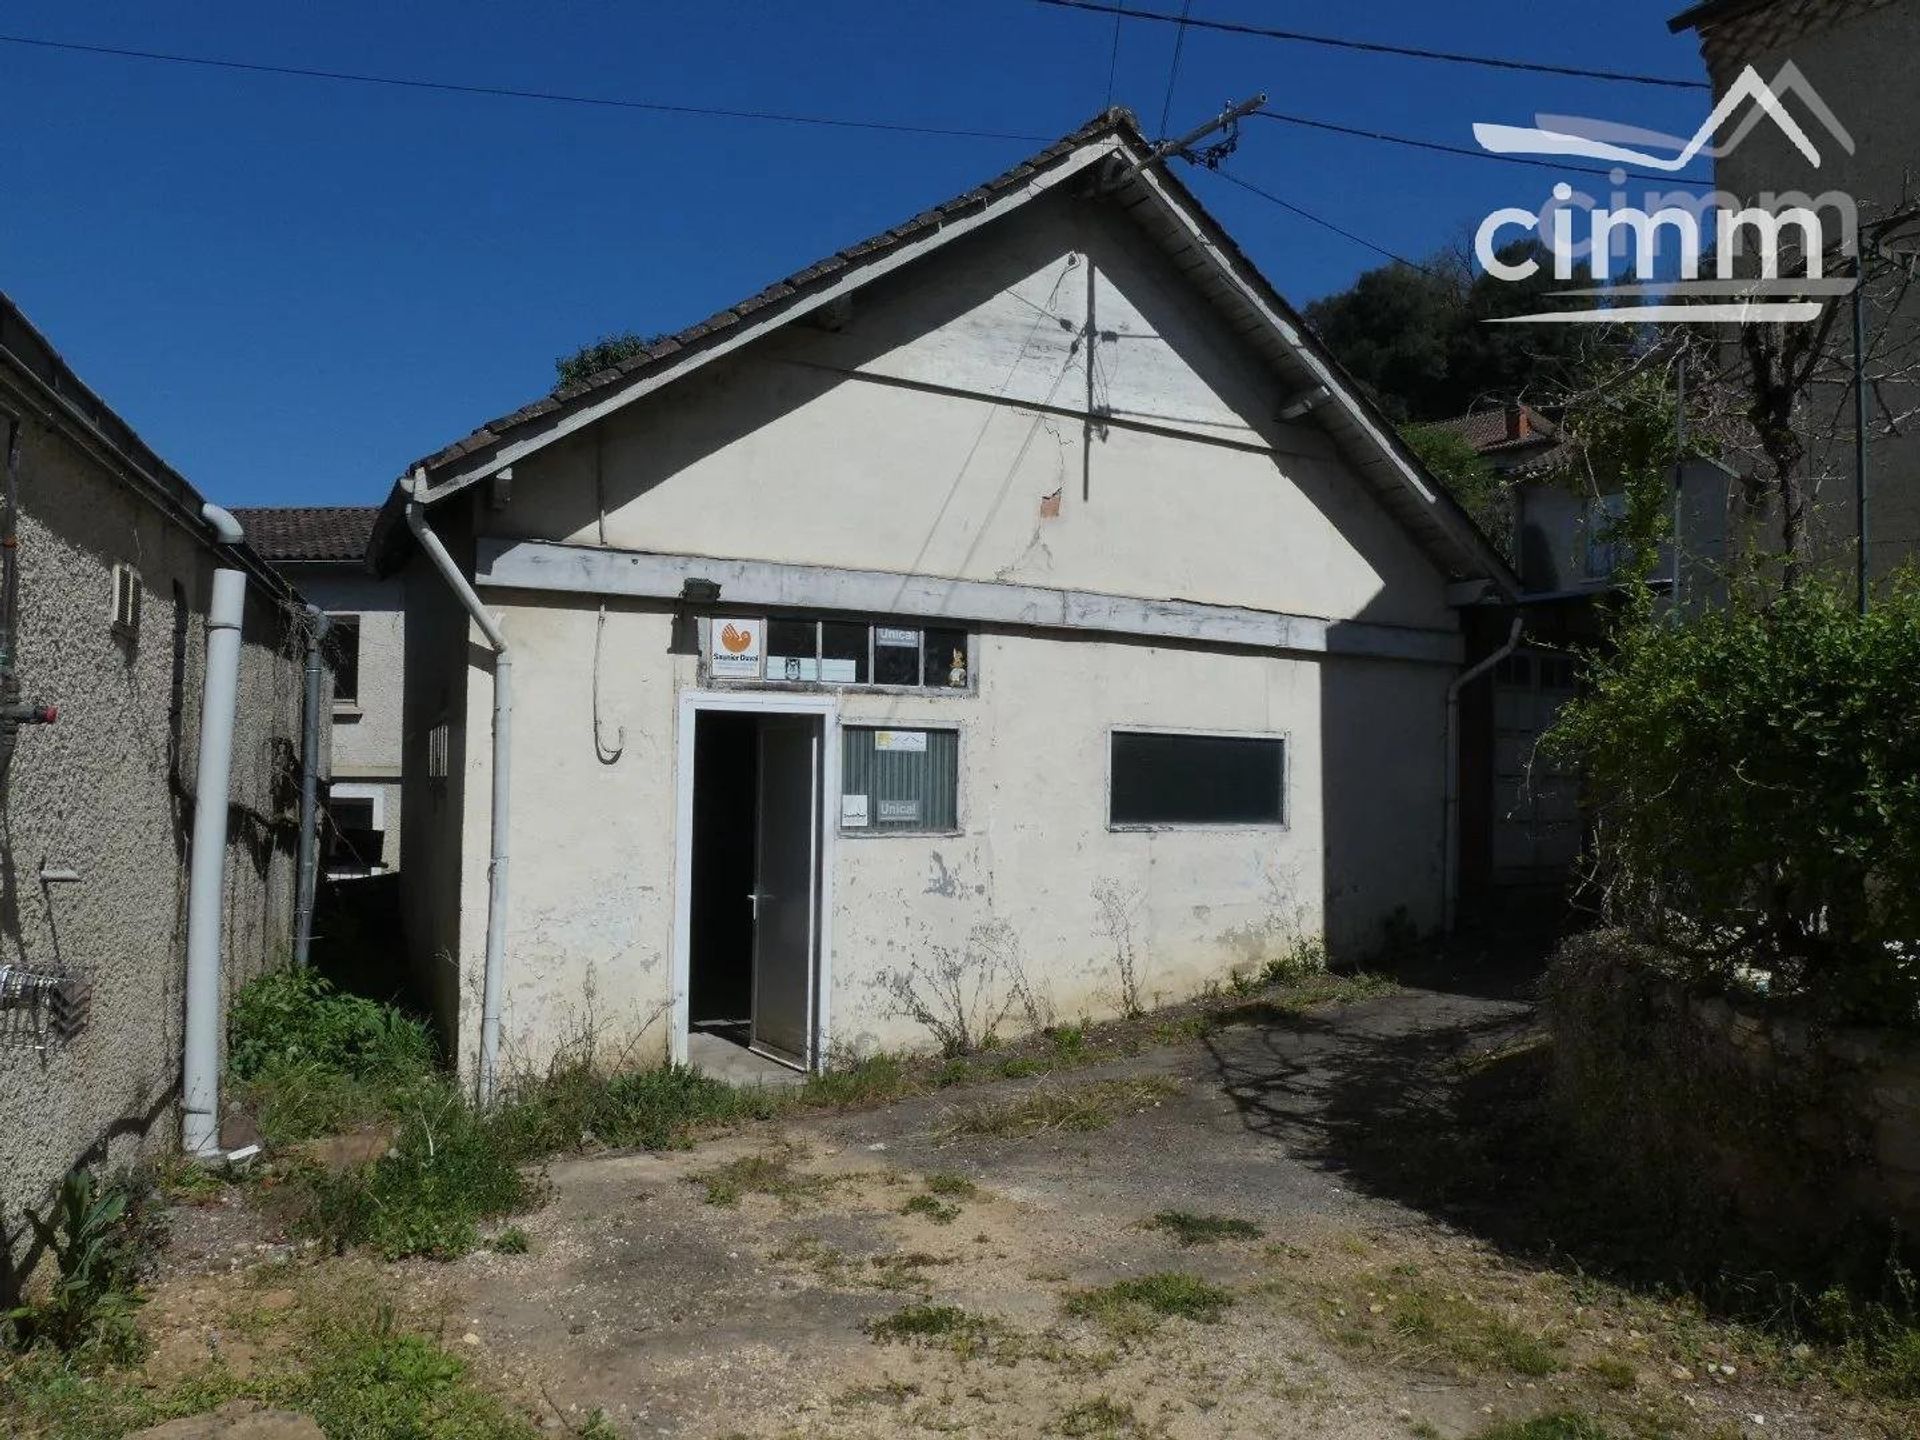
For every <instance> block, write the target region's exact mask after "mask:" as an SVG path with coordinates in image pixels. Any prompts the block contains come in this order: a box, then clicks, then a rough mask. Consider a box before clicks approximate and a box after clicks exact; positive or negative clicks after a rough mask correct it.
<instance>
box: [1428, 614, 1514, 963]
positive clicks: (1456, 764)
mask: <svg viewBox="0 0 1920 1440" xmlns="http://www.w3.org/2000/svg"><path fill="white" fill-rule="evenodd" d="M1520 623H1521V621H1520V617H1519V616H1518V615H1516V616H1514V617H1513V628H1512V629H1511V630H1509V631H1508V632H1507V642H1506V644H1504V645H1502V646H1501V647H1500V648H1499V649H1498V650H1496V651H1494V652H1493V653H1492V654H1491V655H1488V656H1486V657H1485V658H1483V659H1481V660H1479V661H1477V662H1476V663H1475V664H1474V665H1473V666H1472V668H1470V669H1467V670H1464V671H1462V672H1461V673H1460V674H1459V675H1457V676H1455V677H1454V680H1453V683H1452V684H1450V685H1448V686H1447V774H1446V796H1447V801H1446V817H1447V819H1446V834H1445V835H1444V836H1443V837H1442V843H1443V844H1444V845H1445V847H1446V848H1445V851H1444V853H1445V855H1446V863H1445V865H1444V866H1443V867H1442V875H1443V878H1442V880H1441V882H1440V883H1441V885H1442V886H1443V887H1444V889H1443V892H1442V894H1441V896H1440V913H1441V916H1442V917H1443V918H1442V920H1441V929H1442V930H1443V931H1444V932H1445V933H1446V934H1448V935H1451V934H1452V933H1453V915H1454V910H1455V908H1456V907H1457V906H1458V904H1459V898H1460V897H1459V890H1460V692H1461V691H1462V690H1464V689H1466V688H1467V686H1469V685H1471V684H1472V683H1473V682H1474V681H1475V680H1478V679H1479V678H1480V677H1481V676H1482V675H1484V674H1486V673H1487V671H1489V670H1491V669H1493V667H1494V666H1496V665H1498V664H1499V663H1500V662H1501V661H1502V660H1504V659H1506V658H1507V657H1508V656H1509V655H1511V654H1512V653H1513V652H1514V648H1515V647H1516V646H1518V645H1519V643H1520Z"/></svg>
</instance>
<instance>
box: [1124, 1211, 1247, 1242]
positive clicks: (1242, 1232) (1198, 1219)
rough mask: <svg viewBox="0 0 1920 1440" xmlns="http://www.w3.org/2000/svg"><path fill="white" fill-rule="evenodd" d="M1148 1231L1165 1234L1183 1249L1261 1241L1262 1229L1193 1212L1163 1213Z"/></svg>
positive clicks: (1221, 1216)
mask: <svg viewBox="0 0 1920 1440" xmlns="http://www.w3.org/2000/svg"><path fill="white" fill-rule="evenodd" d="M1147 1229H1149V1230H1165V1231H1166V1232H1167V1233H1168V1234H1170V1235H1171V1236H1173V1238H1174V1239H1176V1240H1178V1241H1179V1242H1180V1243H1181V1244H1182V1245H1184V1246H1187V1247H1188V1248H1192V1247H1193V1246H1195V1245H1214V1244H1218V1243H1219V1242H1220V1241H1222V1240H1258V1239H1259V1238H1260V1235H1261V1230H1260V1227H1259V1226H1258V1225H1256V1224H1254V1223H1253V1222H1252V1221H1251V1220H1239V1219H1235V1218H1234V1217H1233V1216H1231V1215H1196V1214H1194V1213H1193V1212H1192V1211H1190V1210H1162V1211H1161V1212H1160V1213H1159V1214H1158V1215H1155V1216H1154V1217H1153V1218H1152V1219H1151V1220H1149V1221H1147Z"/></svg>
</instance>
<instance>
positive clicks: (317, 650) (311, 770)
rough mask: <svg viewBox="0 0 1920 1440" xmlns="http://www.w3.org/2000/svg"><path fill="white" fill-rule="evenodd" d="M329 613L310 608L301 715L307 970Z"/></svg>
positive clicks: (301, 955)
mask: <svg viewBox="0 0 1920 1440" xmlns="http://www.w3.org/2000/svg"><path fill="white" fill-rule="evenodd" d="M329 623H330V622H329V621H328V619H327V615H326V612H325V611H324V610H322V609H321V608H320V607H319V606H317V605H309V606H308V607H307V693H306V702H305V704H304V706H303V707H302V709H301V713H300V726H301V729H300V869H299V872H298V873H299V877H300V899H299V902H298V905H297V907H296V909H295V912H294V928H293V963H294V964H296V965H299V966H302V967H304V966H305V965H306V963H307V958H308V955H309V953H310V952H311V951H312V948H313V892H314V887H315V885H316V883H317V882H318V872H319V869H320V836H319V819H320V803H319V801H320V691H321V688H322V687H321V680H322V679H323V677H324V676H325V673H326V662H325V658H324V657H323V655H322V654H321V650H322V647H324V646H325V644H326V643H327V630H328V627H329Z"/></svg>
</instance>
